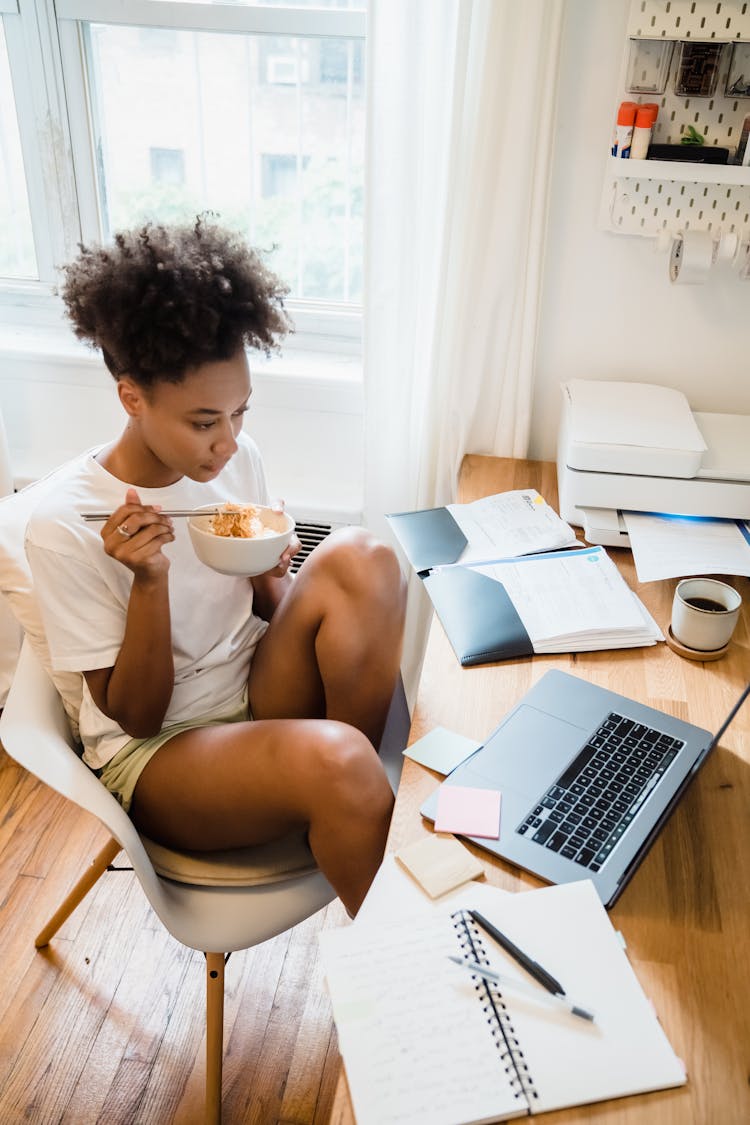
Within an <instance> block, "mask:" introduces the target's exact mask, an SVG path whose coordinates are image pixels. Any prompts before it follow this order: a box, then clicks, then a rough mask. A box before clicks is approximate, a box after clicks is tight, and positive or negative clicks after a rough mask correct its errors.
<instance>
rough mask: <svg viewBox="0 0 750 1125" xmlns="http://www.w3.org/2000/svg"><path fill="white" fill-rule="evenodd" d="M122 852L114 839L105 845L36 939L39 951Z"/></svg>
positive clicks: (35, 943)
mask: <svg viewBox="0 0 750 1125" xmlns="http://www.w3.org/2000/svg"><path fill="white" fill-rule="evenodd" d="M121 851H122V848H121V847H120V845H119V844H118V843H117V840H115V839H114V838H112V839H111V840H109V842H108V843H107V844H105V845H104V847H103V848H102V850H101V851H100V852H99V854H98V855H97V856H95V858H94V859H92V861H91V865H90V867H89V868H88V870H87V871H86V873H85V874H84V875H82V876H81V878H80V879H79V880H78V882H77V883H76V885H75V886H74V887H73V890H72V891H71V892H70V894H69V895H68V897H67V898H66V899H65V901H64V902H63V903H62V904H61V905H60V906H59V907H58V908H57V910H56V911H55V913H54V914H53V915H52V917H51V918H50V920H49V922H48V923H47V925H46V926H45V927H44V929H42V930H40V931H39V933H38V934H37V936H36V938H35V939H34V945H35V946H36V947H37V949H41V948H42V947H43V946H45V945H47V944H48V942H49V940H50V938H52V937H53V936H54V935H55V934H56V933H57V931H58V930H59V929H60V926H62V924H63V922H64V921H65V920H66V919H67V918H69V917H70V915H71V914H72V913H73V911H74V910H75V908H76V907H77V906H78V903H79V902H81V900H82V899H84V898H85V897H86V895H87V894H88V893H89V891H90V890H91V888H92V887H93V886H94V883H96V881H97V880H98V879H100V878H101V876H102V875H103V874H104V872H105V871H106V870H107V868H108V867H109V865H110V863H111V862H112V860H113V859H114V858H115V856H116V855H118V853H119V852H121Z"/></svg>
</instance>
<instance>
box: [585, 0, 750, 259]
mask: <svg viewBox="0 0 750 1125" xmlns="http://www.w3.org/2000/svg"><path fill="white" fill-rule="evenodd" d="M639 37H640V38H647V39H651V40H653V39H662V40H663V39H670V40H675V41H679V40H686V39H694V40H696V41H697V40H699V39H702V40H712V41H714V42H724V43H726V46H725V47H724V49H723V50H722V53H721V58H720V62H719V74H718V81H717V84H716V92H715V94H714V96H712V97H710V98H709V97H696V96H691V97H685V96H682V95H679V94H677V93H675V90H674V86H675V72H676V69H677V46H675V50H674V52H673V55H672V60H671V66H670V69H669V75H668V78H667V83H666V90H665V92H664V93H663V94H649V93H646V92H644V93H633V92H632V90H630V89H628V76H629V75H632V73H633V66H632V57H631V50H632V49H633V47H632V42H631V41H632V39H634V38H639ZM737 42H739V43H743V42H750V2H748V0H714V2H713V3H709V2H708V0H632V3H631V7H630V15H629V20H628V40H627V41H626V43H625V55H624V59H623V74H622V94H621V98H622V100H631V101H636V102H650V101H655V102H657V103H658V104H659V115H658V118H657V121H656V126H655V128H654V133H653V137H652V142H653V143H655V144H679V143H680V141H681V138H682V136H683V135H684V134H685V133H686V132H687V131H688V126H692V127H693V128H694V129H696V130H697V131H698V132H699V133H700V134H702V136H703V138H704V144H705V145H711V146H718V147H727V148H729V150H730V159H731V157H732V155H733V153H734V150H735V148H736V147H737V142H738V141H739V137H740V133H741V131H742V124H743V121H744V119H745V116H746V115H747V114H750V97H744V96H743V97H737V96H727V95H726V94H725V88H726V86H727V78H728V75H729V73H730V67H731V63H732V46H731V44H732V43H737ZM742 50H746V49H745V48H742ZM657 51H658V48H656V46H655V47H654V52H652V54H653V60H652V58H651V55H649V52H648V51H647V52H646V53H645V55H644V67H646V68H648V67H649V66H651V65H653V66H654V67H656V66H657V64H658V57H657V54H656V53H655V52H657ZM743 62H744V60H743ZM637 72H638V75H639V76H640V74H641V71H640V68H637ZM644 76H645V71H644ZM735 77H736V74H735V73H734V72H733V75H732V78H733V79H734V78H735ZM615 113H616V106H613V119H614V114H615ZM601 222H602V225H603V226H604V227H605V228H606V229H608V230H611V231H613V232H614V233H617V234H631V235H633V234H637V235H645V236H651V237H653V236H655V235H658V234H660V233H662V232H663V231H667V232H670V233H672V232H676V231H678V230H688V229H693V230H710V231H713V232H715V233H716V234H717V235H718V234H727V233H734V234H737V235H738V236H739V237H740V238H743V239H744V238H746V237H747V234H748V230H750V168H738V167H736V166H734V165H720V164H717V165H708V164H703V163H701V164H693V165H691V164H690V162H689V161H684V162H683V161H679V162H669V163H664V162H659V163H657V162H655V161H637V162H636V161H633V162H631V161H629V160H622V161H618V160H614V159H611V160H610V161H609V162H608V169H607V175H606V178H605V185H604V192H603V196H602V213H601Z"/></svg>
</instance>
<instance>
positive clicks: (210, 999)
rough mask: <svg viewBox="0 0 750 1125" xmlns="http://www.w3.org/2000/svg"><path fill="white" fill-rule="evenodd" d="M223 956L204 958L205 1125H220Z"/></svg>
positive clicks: (208, 955)
mask: <svg viewBox="0 0 750 1125" xmlns="http://www.w3.org/2000/svg"><path fill="white" fill-rule="evenodd" d="M223 1056H224V954H223V953H207V954H206V1125H221V1068H222V1061H223Z"/></svg>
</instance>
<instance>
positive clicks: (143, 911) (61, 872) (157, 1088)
mask: <svg viewBox="0 0 750 1125" xmlns="http://www.w3.org/2000/svg"><path fill="white" fill-rule="evenodd" d="M106 839H107V834H106V832H105V831H104V829H103V828H102V827H101V826H100V825H99V823H98V821H96V820H94V819H93V818H92V817H90V816H89V815H88V814H86V813H84V812H82V811H81V810H79V809H77V808H75V807H74V806H72V805H71V804H69V803H68V802H66V801H65V800H63V798H61V797H59V796H58V795H57V794H55V793H53V792H51V791H50V790H49V789H47V788H46V787H45V786H43V785H41V784H40V783H39V782H38V781H36V780H35V779H33V778H31V777H30V776H29V775H28V774H27V773H25V771H23V770H22V769H20V767H18V766H17V765H16V764H15V762H13V761H11V760H10V759H9V758H8V757H7V755H5V753H4V752H3V751H2V749H1V748H0V1123H1V1125H15V1123H16V1122H19V1123H20V1122H24V1123H25V1125H29V1123H31V1125H58V1123H63V1122H64V1123H65V1125H94V1123H95V1122H101V1123H102V1125H104V1123H106V1125H125V1123H128V1125H130V1123H133V1125H136V1123H137V1125H173V1123H174V1125H198V1123H200V1122H201V1116H202V1106H203V1082H204V1051H205V1041H204V1036H203V1032H204V1026H205V999H204V980H205V976H204V973H205V968H204V961H203V957H202V955H201V954H200V953H196V952H193V951H191V950H188V949H186V948H184V947H183V946H181V945H179V944H178V943H177V942H176V941H175V940H174V939H173V938H172V937H171V936H170V935H169V934H168V933H167V932H166V930H165V929H164V927H163V926H162V925H161V923H160V922H159V920H158V919H157V918H156V917H155V915H154V914H153V912H152V911H151V909H150V907H149V906H148V903H147V902H146V899H145V897H144V895H143V893H142V892H141V890H140V887H139V886H138V884H137V882H136V880H135V877H134V876H133V875H132V873H130V872H128V871H117V872H109V873H107V874H105V875H104V876H103V878H102V879H101V880H100V881H99V883H98V884H97V886H96V887H95V888H94V890H93V891H92V892H91V893H90V894H89V896H88V897H87V898H86V899H85V900H84V902H83V903H82V904H81V906H80V907H79V908H78V910H77V911H76V912H75V913H74V914H73V915H72V917H71V918H70V919H69V920H68V922H67V923H66V924H65V926H64V927H63V928H62V929H61V930H60V932H59V933H58V935H57V936H56V937H55V938H54V939H53V940H52V942H51V943H50V946H49V947H48V948H47V949H46V950H44V951H42V952H38V951H36V950H35V949H34V941H33V939H34V935H35V934H36V933H37V931H38V930H39V929H40V928H41V926H42V925H43V923H44V922H45V921H46V920H47V918H48V917H49V915H50V914H51V913H52V912H53V911H54V909H55V908H56V907H57V906H58V905H59V903H60V901H61V899H62V898H63V897H64V895H65V894H66V893H67V891H68V890H69V889H70V886H71V885H72V883H73V882H74V881H75V879H77V878H78V876H79V875H80V874H81V873H82V871H83V870H84V868H85V867H86V865H87V863H88V862H89V861H90V859H91V858H92V857H93V855H94V854H95V853H96V852H97V851H98V850H99V848H100V847H102V846H103V844H104V843H105V842H106ZM116 862H122V863H123V864H124V863H126V862H127V860H125V859H122V860H118V861H116ZM344 920H345V914H344V911H343V908H342V907H341V905H340V903H338V902H335V903H333V904H332V905H331V906H329V907H328V908H327V909H326V910H324V911H321V912H320V913H319V914H318V915H316V916H315V917H313V918H311V919H309V920H308V921H307V922H306V923H303V924H302V925H301V926H298V927H297V928H296V929H294V930H292V931H291V932H289V933H287V934H283V935H282V936H280V937H278V938H275V939H274V940H273V941H269V942H266V943H265V944H263V945H261V946H258V947H256V948H255V949H252V950H249V951H246V952H242V953H234V954H232V956H231V958H230V960H229V963H228V965H227V969H226V1010H225V1033H224V1096H223V1099H224V1100H223V1108H224V1122H225V1125H245V1123H247V1125H250V1123H253V1125H276V1123H278V1125H282V1123H283V1125H287V1123H288V1125H292V1123H293V1125H324V1123H327V1122H328V1120H329V1114H330V1109H331V1105H332V1102H333V1097H334V1090H335V1083H336V1079H337V1075H338V1065H339V1056H338V1049H337V1042H336V1032H335V1028H334V1026H333V1023H332V1020H331V1010H330V1005H329V1002H328V998H327V995H326V992H325V984H324V981H323V979H322V974H321V971H320V966H319V964H318V959H317V934H318V932H319V931H320V929H321V928H322V927H324V926H330V925H340V924H341V923H342V922H343V921H344Z"/></svg>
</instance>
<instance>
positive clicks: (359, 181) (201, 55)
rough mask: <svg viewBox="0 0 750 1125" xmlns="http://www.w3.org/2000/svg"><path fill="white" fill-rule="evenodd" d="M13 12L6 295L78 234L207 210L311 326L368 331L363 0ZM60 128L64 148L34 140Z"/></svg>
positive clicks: (6, 2)
mask: <svg viewBox="0 0 750 1125" xmlns="http://www.w3.org/2000/svg"><path fill="white" fill-rule="evenodd" d="M0 15H1V18H2V20H3V21H4V26H5V28H6V29H7V30H8V32H9V33H12V37H13V42H12V43H10V42H9V46H8V49H7V51H6V50H5V43H4V40H3V39H1V38H0V188H1V189H2V192H1V194H0V285H3V286H4V288H3V290H2V292H3V295H4V298H5V302H6V304H7V302H8V301H12V300H13V296H14V292H17V287H16V290H14V286H13V282H14V280H17V279H25V278H38V279H39V283H40V291H41V290H42V289H43V288H44V287H46V291H47V292H49V290H50V287H51V285H53V284H54V282H55V281H56V270H55V266H56V265H57V264H59V263H61V262H62V261H65V260H67V259H68V258H69V257H71V256H72V255H73V254H74V253H75V251H76V246H77V244H78V242H79V241H81V240H83V241H87V240H94V239H99V238H108V237H109V236H111V234H112V233H113V232H114V231H115V230H118V229H122V228H124V227H128V226H132V225H134V224H137V223H139V222H142V221H145V220H147V219H155V220H160V219H161V220H165V221H175V220H176V221H179V220H183V219H184V220H189V219H191V218H192V217H194V216H195V215H196V214H197V213H199V212H201V211H205V210H208V211H211V212H213V213H214V214H217V215H218V216H219V217H220V218H221V219H223V220H225V221H226V222H227V223H229V224H230V225H232V226H235V227H238V228H239V229H241V230H243V231H245V232H246V233H247V237H248V240H249V241H250V242H251V243H252V244H253V245H255V246H258V247H259V248H260V249H261V250H263V251H264V252H265V255H266V259H267V261H268V263H269V265H270V266H271V267H272V268H273V269H275V270H276V271H277V272H278V273H279V274H280V275H281V276H282V277H283V278H284V280H285V281H286V282H287V283H288V284H289V286H290V290H291V293H290V301H289V307H290V311H291V313H292V316H293V318H294V320H295V322H296V324H297V328H298V335H299V334H301V333H304V331H305V325H306V323H307V321H306V317H309V323H310V324H313V323H314V325H315V328H314V329H313V330H314V331H317V332H318V333H321V334H325V335H329V336H330V337H331V338H332V339H333V340H335V339H339V340H346V339H349V340H354V341H356V340H358V336H359V323H358V321H359V312H360V308H359V306H360V303H361V298H362V220H363V181H364V172H363V169H364V128H365V107H364V63H363V60H364V49H363V48H364V33H365V0H290V2H285V0H257V2H250V0H247V2H245V0H203V2H201V0H187V2H185V0H182V2H178V0H137V2H135V0H133V2H132V3H129V0H0ZM10 37H11V36H10V34H9V40H10ZM35 37H36V38H35ZM58 43H59V53H56V45H57V44H58ZM11 75H12V82H11ZM61 76H62V81H61V80H60V77H61ZM14 89H15V90H16V102H15V104H16V105H17V107H18V113H17V114H16V112H15V110H14V100H13V96H12V92H13V90H14ZM18 91H20V92H21V96H19V93H18ZM48 123H49V124H48ZM49 137H54V138H55V141H54V144H53V152H52V156H53V159H52V160H50V159H49V155H48V153H45V152H35V151H34V149H35V146H38V145H40V144H41V143H42V142H43V141H44V140H46V139H47V138H49ZM22 153H23V158H22ZM24 167H25V169H26V178H27V179H28V182H29V184H30V185H31V184H32V182H33V183H34V184H36V185H37V189H38V190H36V193H35V192H34V191H29V192H28V194H27V191H26V186H25V185H26V180H25V178H24ZM35 245H36V247H37V257H38V259H39V263H38V265H37V263H36V261H35V255H34V246H35ZM355 346H356V344H355Z"/></svg>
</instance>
